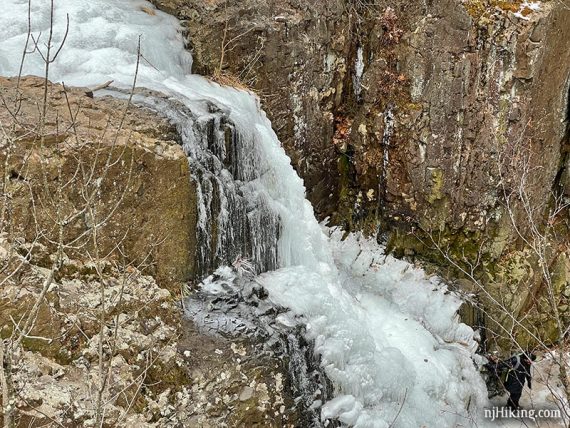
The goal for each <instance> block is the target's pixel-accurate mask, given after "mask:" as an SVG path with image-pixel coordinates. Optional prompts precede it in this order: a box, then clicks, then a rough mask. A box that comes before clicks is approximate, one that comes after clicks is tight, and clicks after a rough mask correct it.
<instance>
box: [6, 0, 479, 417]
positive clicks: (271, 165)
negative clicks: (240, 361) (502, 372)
mask: <svg viewBox="0 0 570 428" xmlns="http://www.w3.org/2000/svg"><path fill="white" fill-rule="evenodd" d="M27 4H28V2H27V0H5V1H4V3H3V7H4V11H3V14H2V15H1V16H0V74H1V75H5V76H10V75H15V74H17V73H18V70H19V67H20V60H21V52H22V49H23V46H24V43H25V39H26V34H27ZM49 6H50V2H49V0H32V14H31V16H32V32H33V33H34V34H35V35H36V36H37V35H38V34H39V33H40V32H41V33H42V38H41V39H40V44H39V45H38V48H39V49H41V50H43V51H45V46H44V44H43V43H44V42H45V41H46V37H47V34H48V32H49V24H50V19H49V17H50V7H49ZM143 7H144V8H149V9H154V7H153V6H152V5H151V4H150V3H147V2H146V1H141V0H123V1H120V2H119V1H113V0H91V1H88V2H87V1H84V0H65V1H63V0H59V1H58V0H56V1H55V10H54V12H55V21H54V45H55V46H57V45H58V43H59V42H60V41H61V40H62V38H63V35H64V34H65V27H66V14H69V22H70V26H69V36H68V39H67V41H66V44H65V47H64V49H63V50H62V51H61V54H60V56H59V57H58V58H57V60H56V62H55V63H54V64H52V67H51V74H50V79H51V80H52V81H56V82H61V81H64V82H65V83H66V84H68V85H76V86H91V85H97V84H100V83H102V82H105V81H108V80H113V81H114V83H113V85H114V86H115V87H117V88H122V89H128V88H129V87H130V85H131V84H132V81H133V76H134V71H135V64H136V61H137V45H138V40H139V35H140V40H141V53H142V55H143V58H142V59H141V62H140V68H139V73H138V78H137V86H138V87H146V88H148V89H150V90H152V91H156V92H161V93H163V94H166V96H167V97H156V96H154V95H153V94H152V93H144V94H143V93H141V94H139V95H137V102H140V103H143V104H145V105H148V106H152V107H153V108H155V109H157V110H158V111H160V112H161V113H162V114H165V115H167V116H168V117H169V118H170V119H171V120H172V121H173V122H175V123H176V125H177V126H178V128H179V130H180V132H181V135H182V137H183V140H184V147H185V150H186V151H187V153H188V155H189V160H190V162H191V164H192V165H193V171H194V173H195V179H196V181H197V183H198V184H199V186H198V187H199V189H198V190H199V197H200V198H199V199H200V204H199V205H200V206H199V207H198V208H199V214H200V225H199V229H200V230H199V231H198V233H199V234H200V233H202V235H200V236H199V239H200V242H201V243H202V247H203V248H204V249H205V250H204V251H205V252H207V253H208V254H202V255H201V256H200V257H202V258H203V260H202V266H203V270H204V272H206V271H211V270H212V269H213V267H215V265H216V264H223V263H228V262H229V261H231V259H232V258H233V257H235V256H240V255H241V256H245V257H249V258H251V259H252V260H253V262H254V263H255V265H256V268H257V270H258V272H263V271H265V272H264V273H262V274H261V275H259V276H258V278H257V279H256V281H257V282H258V283H260V284H262V285H263V286H264V287H265V288H266V289H267V290H268V292H269V299H270V300H271V302H273V304H275V305H279V306H283V307H286V308H289V312H288V315H287V316H286V317H284V319H286V320H288V321H287V322H297V323H303V324H305V325H306V331H307V336H308V338H309V339H311V340H313V341H314V344H315V350H316V352H317V353H318V354H319V355H320V357H321V359H322V360H321V364H322V367H323V369H324V371H325V372H326V374H327V376H328V377H329V379H330V380H331V381H332V382H333V385H334V389H335V393H334V398H333V399H332V400H329V401H328V402H326V403H322V410H321V416H322V419H323V420H326V419H336V420H339V421H341V422H342V423H343V424H345V425H350V426H357V427H387V426H390V425H391V424H393V423H394V425H395V426H402V427H412V426H430V427H434V426H449V427H451V426H457V425H461V426H465V425H467V426H469V425H472V424H474V423H475V421H477V419H478V418H479V410H480V408H481V407H482V406H483V405H485V404H486V390H485V386H484V384H483V382H482V380H481V378H480V376H479V374H478V372H477V370H476V368H475V366H474V364H473V362H472V360H471V357H472V355H473V353H474V348H475V346H476V343H475V341H474V339H473V331H472V330H471V329H470V328H468V327H467V326H465V325H464V324H462V323H460V322H459V320H458V319H457V316H456V311H457V309H458V307H459V305H460V301H459V299H458V298H457V297H456V296H454V294H453V293H449V292H448V291H447V290H446V288H445V286H444V285H442V284H440V283H439V282H438V281H436V280H434V279H430V278H428V277H426V275H425V274H424V273H423V271H421V270H419V269H416V268H414V267H412V266H410V265H409V264H407V263H405V262H403V261H399V260H396V259H393V258H391V257H389V256H388V257H387V256H384V254H383V249H382V248H381V247H380V246H379V245H377V244H376V243H375V242H373V241H371V240H367V239H364V238H363V237H361V236H358V235H350V236H349V237H348V239H346V240H344V241H343V240H341V239H340V237H341V235H340V232H338V231H335V230H330V231H329V230H327V229H325V231H323V229H322V228H321V226H320V225H319V224H318V222H317V220H316V219H315V216H314V214H313V209H312V207H311V205H310V203H309V202H308V201H307V200H306V199H305V189H304V186H303V183H302V180H301V179H300V178H299V177H298V176H297V174H296V173H295V171H294V170H293V168H292V167H291V164H290V159H289V158H288V157H287V156H286V154H285V152H284V150H283V148H282V147H281V145H280V143H279V141H278V139H277V137H276V135H275V133H274V132H273V130H272V128H271V124H270V122H269V121H268V119H267V118H266V116H265V114H264V113H263V111H262V110H261V109H260V106H259V101H258V99H257V98H256V97H255V96H253V95H252V94H249V93H247V92H243V91H238V90H235V89H231V88H227V87H220V86H219V85H216V84H214V83H211V82H209V81H208V80H207V79H204V78H202V77H200V76H196V75H191V74H190V68H191V64H192V58H191V56H190V54H189V53H188V52H187V51H186V50H185V49H184V43H183V39H182V36H181V34H180V32H179V29H180V27H179V23H178V22H177V21H176V20H175V19H174V18H172V17H170V16H168V15H166V14H164V13H161V12H159V11H154V13H153V14H149V13H146V12H145V11H144V10H143ZM23 74H35V75H42V74H43V64H42V61H41V58H40V57H39V55H38V54H37V53H34V54H30V55H28V56H26V58H25V63H24V67H23ZM227 129H230V131H231V135H232V138H233V139H232V141H231V145H230V146H231V148H230V149H228V148H227V146H226V145H225V144H223V143H224V142H225V140H224V138H225V137H224V136H225V131H226V130H227ZM212 133H213V134H214V136H215V138H213V139H212V138H210V136H209V135H211V134H212ZM213 195H216V196H215V197H216V198H217V199H216V202H215V203H214V202H213V201H214V199H213V198H214V196H213ZM213 205H219V207H218V208H217V210H213V208H212V206H213ZM213 217H215V218H213ZM211 221H216V222H217V226H218V228H221V229H220V230H222V231H223V233H222V234H221V235H218V238H217V239H218V240H217V242H212V239H211V236H210V232H209V230H210V229H209V226H208V222H211ZM244 222H245V223H244ZM236 224H237V226H236ZM231 245H233V246H234V247H235V248H234V247H231ZM228 247H231V248H230V250H231V251H230V250H228ZM224 252H225V253H224ZM244 253H245V254H244ZM211 254H214V255H215V256H213V257H210V255H211ZM268 254H269V255H268ZM207 284H208V287H209V289H212V288H213V289H216V285H215V284H213V283H212V281H211V280H210V281H209V282H208V283H207ZM217 292H223V287H222V288H219V289H217ZM320 404H321V403H319V402H316V403H315V407H319V405H320Z"/></svg>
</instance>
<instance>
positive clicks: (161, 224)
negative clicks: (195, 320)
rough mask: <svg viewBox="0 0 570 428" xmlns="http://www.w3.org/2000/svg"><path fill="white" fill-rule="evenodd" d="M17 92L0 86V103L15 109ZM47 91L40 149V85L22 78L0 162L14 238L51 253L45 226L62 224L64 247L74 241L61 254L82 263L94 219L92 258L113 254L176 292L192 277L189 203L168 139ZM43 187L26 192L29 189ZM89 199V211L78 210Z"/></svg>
mask: <svg viewBox="0 0 570 428" xmlns="http://www.w3.org/2000/svg"><path fill="white" fill-rule="evenodd" d="M16 85H17V79H4V78H0V88H1V90H2V94H3V96H4V97H5V98H6V99H8V100H15V99H16V98H15V94H16ZM48 89H49V98H48V106H47V112H48V114H47V118H46V125H45V130H44V131H45V133H46V134H47V135H48V136H47V137H46V138H44V141H43V142H42V141H40V140H41V139H40V138H38V137H37V135H38V134H37V132H38V130H39V126H40V120H39V117H40V112H41V105H42V99H43V97H42V94H43V81H42V79H39V78H33V77H30V78H26V79H24V80H22V81H21V82H20V85H19V90H18V91H19V93H20V94H21V95H20V97H21V102H19V103H18V106H19V109H18V119H17V124H15V126H14V128H13V134H12V135H9V136H8V137H10V140H6V141H7V143H8V144H7V145H6V146H5V148H4V149H3V150H2V152H1V153H0V159H1V161H2V173H3V175H4V176H6V177H8V180H7V181H6V183H7V186H8V187H7V191H10V192H11V193H13V196H12V207H11V209H12V212H11V217H10V218H11V222H12V225H13V227H14V233H15V234H18V235H20V236H21V237H22V238H24V239H26V240H27V241H28V242H34V241H37V240H38V239H39V241H40V242H41V241H44V243H45V241H46V240H47V241H49V242H50V243H51V244H52V245H54V242H57V234H58V232H59V231H58V228H57V227H56V226H55V225H54V219H55V217H56V215H60V217H61V218H62V219H64V220H65V221H66V224H65V226H64V227H63V229H64V235H65V236H64V237H63V238H64V241H66V242H72V241H73V240H75V242H74V243H73V244H70V246H69V248H66V250H65V251H66V252H67V251H69V252H70V254H69V256H72V255H73V254H72V253H73V252H74V251H75V252H82V254H83V253H84V252H85V251H84V249H85V246H87V247H88V246H89V245H90V241H91V240H92V238H93V237H92V235H91V234H90V233H89V230H91V229H90V227H91V225H92V223H93V221H94V220H93V219H94V218H96V219H98V220H97V221H99V222H105V225H104V226H103V227H102V228H101V230H100V234H99V236H98V238H97V239H98V246H99V248H98V253H99V256H103V255H107V254H108V253H115V254H116V255H117V254H118V253H119V252H120V253H121V254H122V256H124V257H126V259H127V260H128V261H129V262H132V263H134V264H136V265H140V266H141V267H144V268H145V271H146V272H147V273H150V274H153V275H155V276H156V278H157V279H158V281H159V282H160V283H161V285H164V286H166V287H170V288H171V289H172V290H178V285H177V284H178V283H180V282H183V281H187V280H189V279H190V278H191V275H192V273H193V264H194V259H195V252H196V234H195V231H196V195H195V189H194V185H193V182H192V179H191V176H190V169H189V166H188V161H187V159H186V155H185V154H184V151H183V150H182V148H181V147H180V146H179V145H178V136H177V134H176V130H175V129H174V128H173V127H172V126H171V125H170V124H169V123H168V121H166V120H165V119H162V118H160V117H158V116H157V115H155V114H152V113H151V112H149V111H147V110H142V109H137V108H135V107H134V106H131V108H130V109H129V110H128V111H127V112H126V113H125V114H124V116H123V112H125V102H122V101H118V100H115V99H112V98H109V97H107V98H105V99H101V100H100V99H96V100H94V99H92V98H89V97H88V96H86V95H85V94H84V93H83V92H82V91H80V90H70V91H68V92H67V98H66V96H65V94H64V92H63V91H62V89H63V88H62V87H61V86H59V85H50V86H49V88H48ZM14 105H16V103H15V101H14ZM68 106H69V107H68ZM69 112H72V113H71V114H72V115H73V118H74V119H73V120H71V116H70V113H69ZM0 122H1V123H3V124H5V125H4V126H5V127H6V128H7V129H10V128H8V125H9V124H10V125H12V124H13V120H12V117H11V115H10V111H9V110H8V109H7V108H3V109H1V110H0ZM74 130H75V131H74ZM12 138H13V139H12ZM6 160H7V163H6V165H5V163H4V162H5V161H6ZM44 180H45V181H44ZM42 182H43V183H44V186H36V187H33V186H32V187H33V190H31V189H32V187H31V186H28V184H29V183H42ZM52 196H53V197H52ZM89 197H91V198H92V200H93V201H94V203H93V204H87V202H86V198H89ZM88 205H92V206H93V207H94V208H93V210H90V209H88ZM57 210H59V211H57ZM95 210H97V211H98V212H92V211H95ZM58 212H59V214H58ZM118 247H120V248H118ZM91 254H92V255H93V256H94V257H95V255H94V252H93V249H91ZM49 263H50V260H45V261H44V264H45V265H46V266H45V267H48V266H47V265H49Z"/></svg>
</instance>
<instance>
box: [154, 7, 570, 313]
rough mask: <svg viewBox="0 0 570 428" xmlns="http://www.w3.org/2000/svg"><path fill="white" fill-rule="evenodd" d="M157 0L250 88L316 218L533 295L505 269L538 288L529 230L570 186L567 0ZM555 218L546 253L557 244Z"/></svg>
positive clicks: (216, 66)
mask: <svg viewBox="0 0 570 428" xmlns="http://www.w3.org/2000/svg"><path fill="white" fill-rule="evenodd" d="M154 3H155V4H156V5H157V7H158V8H160V9H163V10H165V11H167V12H169V13H172V14H175V15H176V16H178V17H179V18H180V19H182V20H183V25H184V29H185V32H186V35H187V40H188V48H189V49H190V50H191V51H192V52H193V56H194V60H195V63H194V70H195V72H198V73H201V74H206V75H212V76H214V78H216V77H218V78H222V79H221V81H224V82H228V81H229V82H239V83H240V84H244V85H247V86H249V87H251V88H252V89H253V90H255V91H256V92H257V93H258V94H259V96H260V97H261V99H262V101H263V107H264V108H265V110H266V111H267V112H268V114H269V116H270V118H271V119H272V122H273V125H274V129H275V130H276V132H277V134H278V135H279V137H280V139H281V141H282V142H283V144H284V146H285V147H286V150H287V152H288V154H289V155H290V156H291V158H292V161H293V164H294V166H295V168H296V169H297V171H298V173H299V174H300V175H301V177H302V178H303V179H304V180H305V184H306V187H307V193H308V198H309V199H310V200H311V202H312V203H313V205H314V207H315V209H316V211H317V213H318V214H319V215H320V217H321V218H326V217H330V218H331V221H332V222H333V223H335V224H339V225H342V226H343V227H344V228H346V229H349V230H364V231H366V232H368V233H377V231H378V230H380V231H381V235H382V236H381V238H382V239H386V240H387V242H388V245H389V248H391V249H392V250H394V251H395V252H396V253H397V254H400V255H406V256H417V257H420V258H422V259H424V260H429V261H432V262H435V264H436V265H437V270H438V271H439V272H440V273H441V272H442V270H446V269H447V267H448V265H449V263H448V262H449V261H448V260H445V257H443V256H442V254H441V252H440V251H439V250H438V249H437V248H434V247H439V248H440V249H441V248H444V249H445V252H446V253H448V254H449V255H451V258H452V259H453V260H454V261H455V262H458V263H459V264H460V265H462V268H465V266H466V265H465V264H463V263H464V262H465V261H467V265H469V264H473V263H475V262H476V261H477V260H479V259H483V260H484V262H485V265H484V266H482V267H480V269H478V270H477V272H476V276H477V278H476V279H477V281H480V282H481V283H483V284H485V286H486V287H489V289H493V287H494V289H500V290H501V293H503V292H506V293H507V294H509V295H510V297H509V298H508V300H510V303H509V304H508V306H509V307H511V309H512V310H513V312H514V313H515V314H519V315H520V311H526V310H528V308H529V307H532V306H534V305H535V304H536V296H537V295H536V294H533V296H532V297H529V296H527V297H528V298H527V297H523V298H520V296H517V294H518V291H517V287H516V286H514V285H512V284H511V283H512V282H513V281H514V283H519V282H520V278H519V280H513V279H512V278H509V272H511V271H512V270H513V269H514V268H513V267H512V266H511V265H512V263H513V257H514V258H517V259H520V260H521V263H523V264H525V263H526V264H528V266H529V268H528V269H527V270H526V273H525V274H524V275H523V276H525V277H526V278H531V280H530V282H531V283H533V284H538V286H539V288H540V287H541V285H540V284H541V283H542V282H543V279H542V278H541V275H540V272H539V271H540V269H538V265H537V263H538V261H537V260H536V257H535V256H534V255H529V254H528V251H527V250H528V248H527V249H526V250H525V248H526V247H527V246H526V244H525V243H524V240H525V239H528V238H529V236H530V235H531V234H532V232H531V229H532V224H535V225H540V227H544V225H545V223H546V222H547V221H550V222H552V221H553V219H552V218H550V219H549V214H548V213H549V210H550V211H552V209H551V208H552V207H553V205H555V203H554V202H553V195H555V197H562V196H563V195H565V196H566V197H567V196H568V192H569V188H568V172H567V168H568V155H567V152H568V137H567V132H566V129H567V122H568V114H569V113H568V111H569V109H568V103H569V86H570V78H569V76H570V58H569V57H570V49H568V42H567V40H568V38H569V36H570V34H569V33H570V25H569V23H570V8H569V7H568V5H567V4H565V3H564V2H558V1H544V2H538V3H529V2H522V1H519V0H513V1H498V0H462V1H460V0H428V1H423V2H413V3H412V2H408V1H394V2H384V1H380V2H374V3H373V4H371V3H367V2H361V1H352V0H346V1H334V2H318V1H308V0H264V1H261V2H259V1H242V2H226V1H223V0H213V1H209V2H198V1H194V0H154ZM521 185H522V186H521ZM521 187H524V191H523V193H524V196H521V195H520V194H517V195H516V197H515V196H514V194H515V193H516V192H518V191H517V188H521ZM518 193H520V192H518ZM515 199H516V200H515ZM525 199H526V202H522V201H523V200H525ZM525 204H526V208H525ZM560 205H564V203H562V204H560ZM528 212H531V214H530V216H529V215H527V214H528ZM566 219H567V213H566V211H564V210H562V211H561V212H559V213H558V214H557V216H556V222H557V224H560V223H562V224H565V223H566ZM557 227H558V226H557ZM560 227H561V228H560V229H559V230H558V231H557V233H556V235H557V238H552V239H553V241H555V244H553V246H557V247H560V252H552V253H551V254H549V255H548V257H547V258H548V259H549V260H548V263H554V264H556V263H558V262H555V260H562V259H565V258H566V255H565V251H566V248H567V244H568V241H567V238H566V237H567V232H566V230H567V229H566V226H560ZM545 233H546V232H545ZM434 237H435V238H436V239H434ZM549 239H550V238H549ZM435 241H437V242H435ZM434 244H436V245H434ZM531 252H532V251H531ZM560 257H561V258H562V259H560ZM523 259H524V260H523ZM560 263H562V262H560ZM530 266H532V267H530ZM451 271H452V273H451V274H450V277H451V278H458V277H465V275H464V273H463V272H460V271H458V270H457V269H456V267H453V266H452V268H451ZM499 272H501V273H500V274H499ZM517 281H518V282H517ZM561 281H562V282H563V283H564V282H565V281H567V279H561ZM501 284H511V285H509V286H505V287H502V288H501ZM509 287H510V288H509ZM507 288H509V290H510V291H505V290H506V289H507ZM521 289H522V288H521ZM513 294H514V296H513ZM539 294H540V293H539ZM513 299H514V300H517V301H518V303H516V304H515V303H513V301H512V300H513ZM523 307H524V308H526V309H524V310H523V309H522V308H523Z"/></svg>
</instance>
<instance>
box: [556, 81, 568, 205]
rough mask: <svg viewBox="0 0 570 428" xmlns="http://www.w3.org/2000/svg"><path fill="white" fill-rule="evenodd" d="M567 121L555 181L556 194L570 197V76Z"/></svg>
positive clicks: (565, 119) (565, 116) (565, 117)
mask: <svg viewBox="0 0 570 428" xmlns="http://www.w3.org/2000/svg"><path fill="white" fill-rule="evenodd" d="M564 121H565V122H566V130H565V133H564V137H563V138H562V141H561V143H560V163H559V166H558V172H557V173H556V178H555V179H554V183H553V190H554V194H555V195H557V196H566V197H570V189H569V188H565V187H566V186H565V184H567V183H568V182H570V180H569V179H568V174H569V171H568V162H569V161H570V77H569V78H568V92H567V94H566V111H565V115H564Z"/></svg>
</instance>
